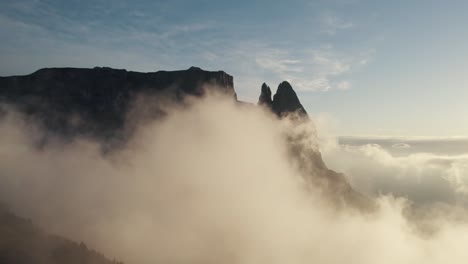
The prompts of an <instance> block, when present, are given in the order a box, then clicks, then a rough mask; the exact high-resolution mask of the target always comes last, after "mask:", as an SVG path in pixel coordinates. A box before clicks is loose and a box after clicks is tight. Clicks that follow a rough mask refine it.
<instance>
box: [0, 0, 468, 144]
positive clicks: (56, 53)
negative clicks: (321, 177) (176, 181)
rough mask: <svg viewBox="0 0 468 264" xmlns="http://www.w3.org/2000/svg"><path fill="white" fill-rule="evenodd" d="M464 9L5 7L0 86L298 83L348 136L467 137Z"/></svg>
mask: <svg viewBox="0 0 468 264" xmlns="http://www.w3.org/2000/svg"><path fill="white" fill-rule="evenodd" d="M466 10H468V2H467V1H457V0H453V1H435V0H434V1H433V0H428V1H417V0H395V1H365V0H362V1H361V0H329V1H310V0H309V1H275V0H271V1H255V0H250V1H244V0H240V1H221V0H220V1H207V0H203V1H201V0H200V1H181V0H171V1H150V0H134V1H123V0H113V1H104V0H94V1H88V0H80V1H77V0H68V1H63V0H14V1H6V0H0V36H1V39H2V41H0V76H9V75H23V74H29V73H32V72H34V71H36V70H38V69H40V68H44V67H65V66H67V67H95V66H108V67H113V68H125V69H127V70H134V71H144V72H152V71H158V70H180V69H187V68H189V67H190V66H198V67H201V68H203V69H206V70H224V71H226V72H227V73H229V74H231V75H233V76H234V85H235V89H236V91H237V93H238V97H239V98H240V99H241V100H245V101H250V102H256V101H257V100H258V96H259V93H260V87H261V84H262V83H263V82H266V83H267V84H269V85H270V87H272V89H273V92H274V91H275V90H276V87H277V86H278V84H279V83H280V82H281V81H283V80H287V81H289V82H290V83H291V84H292V86H293V87H294V89H295V90H296V91H297V93H298V95H299V98H300V100H301V102H302V103H303V105H304V107H305V108H306V110H307V111H308V112H309V113H310V114H311V115H312V116H319V117H320V118H321V119H326V120H327V122H328V124H329V126H330V127H332V128H331V129H332V130H333V131H334V133H335V134H336V135H340V136H369V135H370V136H392V137H409V136H411V137H415V136H424V137H453V136H466V135H468V122H466V116H467V115H468V105H467V104H466V100H467V99H468V90H467V89H465V88H466V87H467V85H468V80H467V78H466V76H468V70H467V69H468V60H467V58H468V27H466V25H467V24H468V16H466Z"/></svg>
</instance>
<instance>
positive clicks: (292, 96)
mask: <svg viewBox="0 0 468 264" xmlns="http://www.w3.org/2000/svg"><path fill="white" fill-rule="evenodd" d="M264 86H266V84H264ZM264 86H263V85H262V93H261V94H260V99H262V98H263V97H264V96H263V95H264ZM267 88H268V89H267ZM266 90H268V91H269V92H270V96H271V91H270V88H269V87H268V86H266V88H265V94H267V93H268V91H266ZM262 96H263V97H262ZM260 99H259V104H260ZM271 108H272V110H273V112H274V113H276V114H277V115H278V116H282V115H285V114H288V113H293V112H294V113H299V114H301V115H307V112H306V111H305V109H304V107H303V106H302V104H301V102H300V101H299V98H298V97H297V94H296V92H295V91H294V89H293V88H292V86H291V84H290V83H289V82H287V81H284V82H282V83H280V85H279V86H278V89H277V90H276V94H275V95H274V96H273V100H272V101H271Z"/></svg>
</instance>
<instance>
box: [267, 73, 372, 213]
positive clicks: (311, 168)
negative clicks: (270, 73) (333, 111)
mask: <svg viewBox="0 0 468 264" xmlns="http://www.w3.org/2000/svg"><path fill="white" fill-rule="evenodd" d="M268 99H269V100H268ZM268 102H270V103H268ZM258 105H266V106H269V107H270V109H271V111H272V112H273V113H275V114H276V115H277V116H278V117H280V118H293V119H294V120H295V121H296V122H295V124H296V125H298V126H301V125H307V124H310V123H309V122H311V120H310V119H309V118H308V115H307V112H306V111H305V109H304V107H303V106H302V104H301V102H300V101H299V98H298V97H297V94H296V92H295V91H294V89H293V88H292V86H291V84H289V83H288V82H286V81H284V82H282V83H281V84H280V85H279V86H278V90H277V91H276V94H275V95H274V96H273V100H271V91H270V88H269V87H268V86H267V85H266V84H265V83H264V84H263V85H262V89H261V93H260V98H259V101H258ZM288 114H296V115H294V116H287V115H288ZM314 136H315V135H314V133H310V131H307V130H304V131H301V130H298V131H290V133H288V134H287V139H288V148H289V156H290V157H291V159H292V160H293V161H294V162H295V163H296V164H297V165H298V169H299V171H300V172H301V174H302V176H303V177H304V179H305V180H306V181H307V182H309V183H311V184H312V185H313V186H320V188H318V189H319V190H321V192H322V194H323V195H325V196H326V197H328V200H329V201H331V202H332V204H333V205H337V206H339V207H342V206H343V207H347V206H351V207H353V208H359V209H362V210H364V211H371V210H373V209H374V206H375V205H374V204H373V202H372V201H371V200H370V199H369V198H367V197H365V196H364V195H362V194H360V193H359V192H356V191H355V190H354V189H353V188H352V186H351V185H350V184H349V183H348V181H347V180H346V178H345V176H344V175H343V174H342V173H338V172H335V171H333V170H331V169H329V168H328V167H327V166H326V164H325V163H324V162H323V159H322V154H321V153H320V151H319V150H318V149H317V148H316V147H313V146H310V145H308V144H305V143H304V142H309V141H310V139H311V137H314Z"/></svg>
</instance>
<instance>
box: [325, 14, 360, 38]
mask: <svg viewBox="0 0 468 264" xmlns="http://www.w3.org/2000/svg"><path fill="white" fill-rule="evenodd" d="M319 21H320V28H321V29H320V30H321V32H322V33H324V34H327V35H330V36H333V35H335V34H336V33H337V32H338V31H340V30H346V29H351V28H354V27H355V25H354V23H352V22H349V21H345V20H343V19H341V18H339V17H338V16H337V15H335V14H331V13H324V14H322V15H321V16H320V17H319Z"/></svg>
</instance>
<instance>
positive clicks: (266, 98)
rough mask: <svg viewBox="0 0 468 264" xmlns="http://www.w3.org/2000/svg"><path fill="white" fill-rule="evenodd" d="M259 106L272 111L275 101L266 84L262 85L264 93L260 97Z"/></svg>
mask: <svg viewBox="0 0 468 264" xmlns="http://www.w3.org/2000/svg"><path fill="white" fill-rule="evenodd" d="M258 105H262V106H266V107H268V108H269V109H272V105H273V101H272V100H271V90H270V87H269V86H268V85H267V84H266V83H263V84H262V91H261V93H260V97H259V98H258Z"/></svg>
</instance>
